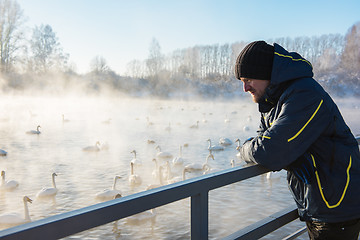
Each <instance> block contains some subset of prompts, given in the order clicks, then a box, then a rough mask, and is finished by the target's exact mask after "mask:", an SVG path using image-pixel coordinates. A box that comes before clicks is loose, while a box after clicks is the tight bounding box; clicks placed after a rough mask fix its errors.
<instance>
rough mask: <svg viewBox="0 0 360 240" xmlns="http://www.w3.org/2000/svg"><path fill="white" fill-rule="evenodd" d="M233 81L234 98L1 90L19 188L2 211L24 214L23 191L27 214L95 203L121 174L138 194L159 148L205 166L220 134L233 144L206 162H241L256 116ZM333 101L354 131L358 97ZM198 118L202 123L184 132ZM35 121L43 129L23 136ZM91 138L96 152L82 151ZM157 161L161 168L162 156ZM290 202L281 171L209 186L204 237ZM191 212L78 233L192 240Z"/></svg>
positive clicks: (177, 208)
mask: <svg viewBox="0 0 360 240" xmlns="http://www.w3.org/2000/svg"><path fill="white" fill-rule="evenodd" d="M236 84H237V91H238V92H239V96H233V97H232V98H229V96H226V97H223V98H221V97H208V98H204V97H199V96H198V97H194V96H191V95H187V96H186V95H185V94H183V95H182V96H181V97H179V96H177V97H174V98H166V99H160V98H150V97H146V94H143V95H142V94H140V93H138V97H133V96H125V95H124V94H117V93H116V91H115V92H114V91H111V89H104V88H101V90H102V91H103V92H101V94H100V91H98V92H96V93H94V92H84V91H78V90H76V89H79V88H80V87H79V88H77V87H73V88H72V89H73V90H72V91H69V92H59V91H56V90H54V91H49V92H46V91H38V92H37V91H36V88H34V89H32V90H31V91H27V92H24V93H23V94H22V95H21V94H8V95H5V94H3V95H2V96H1V98H0V99H1V101H0V110H1V113H2V114H1V118H0V133H1V134H0V139H1V141H0V149H3V150H5V151H7V152H8V154H7V156H5V157H0V168H1V170H4V171H5V172H6V180H11V179H13V180H16V181H18V182H19V186H18V187H17V188H16V189H15V190H13V191H1V192H0V199H1V201H0V214H3V213H7V212H11V211H15V212H19V213H20V214H21V215H23V204H22V197H23V196H25V195H26V196H28V197H30V198H31V199H33V200H34V201H33V203H32V204H29V206H28V207H29V212H30V217H31V219H32V220H38V219H42V218H44V217H48V216H52V215H55V214H59V213H63V212H67V211H71V210H75V209H78V208H81V207H85V206H89V205H91V204H95V203H97V202H99V201H98V200H97V199H96V198H95V196H96V194H97V193H98V192H101V191H102V190H103V189H106V188H107V189H110V188H111V187H112V185H113V181H114V177H115V176H116V175H118V176H120V177H121V179H120V180H119V181H118V183H117V185H116V188H117V189H119V190H120V191H121V192H122V195H123V196H126V195H130V194H133V193H136V192H140V191H144V190H145V189H146V187H147V185H149V184H157V183H158V182H159V180H157V179H154V178H153V176H152V172H153V170H154V169H155V165H154V162H153V161H152V159H154V158H156V154H157V152H158V151H157V150H156V146H158V145H159V146H160V147H161V150H162V151H164V152H169V153H171V154H172V155H173V157H176V156H179V154H180V153H179V147H180V146H182V157H183V159H184V165H185V164H190V163H200V164H203V163H204V161H205V159H206V157H207V156H208V154H209V152H208V150H207V148H208V141H207V139H211V140H212V144H216V145H219V139H220V138H221V137H226V138H228V139H230V140H231V141H232V145H230V146H227V147H225V149H224V150H223V151H219V152H213V155H214V159H215V160H209V165H210V166H211V167H212V168H216V169H226V168H230V167H231V164H230V161H231V160H232V159H234V160H235V162H236V165H237V166H238V165H241V166H244V165H245V164H244V163H243V162H242V161H240V160H239V159H238V158H237V157H236V154H237V153H238V152H237V150H236V146H237V145H236V143H235V139H237V138H239V139H240V141H241V142H243V141H244V140H245V139H247V138H248V137H250V136H253V135H255V134H256V130H257V127H258V124H259V118H260V115H259V113H258V111H257V105H256V104H254V103H253V102H252V101H251V98H250V96H248V95H244V94H241V91H242V90H241V87H242V85H241V83H240V82H239V81H237V82H236ZM54 89H55V88H54ZM139 96H141V97H139ZM184 96H186V97H184ZM189 96H191V98H190V97H189ZM335 101H336V103H337V104H338V106H339V108H340V110H341V111H342V113H343V116H344V118H345V120H346V121H347V123H348V125H349V126H350V128H351V130H352V132H353V133H354V135H357V134H360V124H359V123H358V119H360V111H359V107H360V101H359V99H358V98H353V97H351V98H350V97H349V98H335ZM63 115H64V119H65V121H64V119H63ZM197 121H198V122H199V124H198V128H190V126H192V125H194V124H196V123H197ZM38 125H40V126H41V128H40V131H41V134H38V135H37V134H35V135H30V134H26V132H27V131H29V130H35V129H36V127H37V126H38ZM169 127H170V130H169V129H168V128H169ZM97 141H99V142H100V148H101V150H100V151H98V152H85V151H83V148H84V147H87V146H94V145H95V143H96V142H97ZM153 142H154V143H153ZM132 150H136V152H137V156H136V157H137V159H139V160H141V161H142V166H141V167H139V166H137V167H135V169H134V170H135V173H136V174H138V175H139V176H141V178H142V184H141V185H139V186H135V187H132V186H131V185H129V182H128V178H129V176H130V161H131V160H132V159H133V154H132V153H131V151H132ZM157 160H158V164H159V165H164V166H165V164H166V161H164V160H159V159H157ZM169 161H170V163H171V161H172V159H169ZM164 168H165V167H164ZM171 171H172V173H173V176H181V167H180V168H179V167H175V166H172V168H171ZM53 172H55V173H57V177H56V186H57V189H58V193H57V195H56V196H55V198H53V199H51V200H40V199H38V198H37V197H36V193H37V192H38V191H39V190H40V189H41V188H42V187H44V186H48V187H50V186H51V174H52V173H53ZM199 175H202V173H201V172H200V173H194V172H193V173H187V174H186V178H191V177H195V176H199ZM250 199H251V200H250ZM264 201H265V202H266V203H267V204H266V205H264V204H263V203H264ZM292 203H293V200H292V198H291V194H290V193H289V192H288V189H287V184H286V178H285V173H284V172H282V171H281V172H278V173H274V175H273V178H272V179H266V178H265V177H264V176H260V177H256V178H254V179H251V180H248V181H244V182H242V183H239V184H234V185H233V186H229V187H226V188H223V189H219V190H215V191H212V192H211V193H210V220H209V224H210V238H213V239H217V238H220V237H224V236H226V235H227V234H228V233H229V232H232V231H233V230H234V229H239V228H241V227H245V226H246V225H248V224H251V223H253V222H255V221H258V220H260V219H262V218H264V217H267V216H268V215H271V214H272V213H274V212H276V211H277V210H280V209H282V208H283V207H286V206H288V205H289V204H292ZM234 210H235V211H234ZM189 214H190V205H189V200H188V199H187V200H183V201H180V202H177V203H173V204H169V205H167V206H163V207H160V208H158V209H156V220H155V221H151V222H150V221H145V222H144V223H138V224H130V223H129V221H127V220H126V219H125V220H121V221H118V222H116V223H113V224H107V225H105V226H102V227H99V228H96V229H92V230H89V231H86V232H84V233H81V234H78V235H77V236H78V237H81V238H84V237H89V236H93V237H95V238H104V237H111V238H112V237H115V236H117V237H120V238H125V239H126V238H131V239H137V238H138V239H143V238H144V237H149V236H150V238H189V234H190V226H189V224H190V220H189ZM220 219H221V221H220ZM172 223H173V224H172ZM168 226H172V227H171V228H169V227H168ZM299 226H302V225H301V223H299V222H295V223H293V225H292V226H290V227H288V228H290V229H292V230H295V229H296V228H297V227H299ZM1 227H2V228H6V227H7V226H1ZM114 229H115V230H114ZM287 231H288V230H286V229H284V230H279V231H277V232H275V233H273V235H270V236H269V239H270V238H271V237H274V236H276V237H277V238H278V237H283V236H285V235H286V233H287Z"/></svg>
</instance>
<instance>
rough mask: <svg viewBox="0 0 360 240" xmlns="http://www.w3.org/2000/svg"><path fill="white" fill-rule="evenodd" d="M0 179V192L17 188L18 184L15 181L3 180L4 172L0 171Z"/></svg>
mask: <svg viewBox="0 0 360 240" xmlns="http://www.w3.org/2000/svg"><path fill="white" fill-rule="evenodd" d="M1 178H2V179H1V185H0V189H2V190H6V191H12V190H14V189H15V188H17V187H18V186H19V183H18V182H17V181H15V180H9V181H6V180H5V171H1Z"/></svg>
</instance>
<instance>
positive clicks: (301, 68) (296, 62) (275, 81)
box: [259, 43, 314, 112]
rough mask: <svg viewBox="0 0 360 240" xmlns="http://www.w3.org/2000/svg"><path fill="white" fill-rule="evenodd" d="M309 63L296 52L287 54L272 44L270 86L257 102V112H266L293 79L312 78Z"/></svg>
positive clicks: (278, 46)
mask: <svg viewBox="0 0 360 240" xmlns="http://www.w3.org/2000/svg"><path fill="white" fill-rule="evenodd" d="M313 75H314V74H313V72H312V65H311V63H310V62H309V61H308V60H306V59H305V58H303V57H302V56H301V55H300V54H298V53H296V52H288V51H286V50H285V49H284V48H283V47H281V46H280V45H279V44H276V43H274V61H273V67H272V73H271V80H270V85H269V86H268V87H267V89H266V91H265V94H264V95H263V96H262V98H261V99H260V100H259V111H260V112H268V111H270V109H271V108H272V107H274V106H275V104H276V103H277V101H278V100H279V97H280V96H281V94H282V93H283V92H284V91H285V89H286V88H287V87H288V86H289V85H290V84H291V82H293V80H295V79H299V78H311V77H313Z"/></svg>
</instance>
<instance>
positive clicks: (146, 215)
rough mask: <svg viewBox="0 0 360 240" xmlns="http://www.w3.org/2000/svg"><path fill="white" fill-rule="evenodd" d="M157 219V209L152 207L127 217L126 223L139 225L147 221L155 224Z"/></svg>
mask: <svg viewBox="0 0 360 240" xmlns="http://www.w3.org/2000/svg"><path fill="white" fill-rule="evenodd" d="M155 220H156V211H155V209H151V210H148V211H144V212H141V213H138V214H135V215H132V216H130V217H127V218H126V224H130V225H139V224H143V223H146V222H149V221H150V222H151V223H152V225H153V224H155Z"/></svg>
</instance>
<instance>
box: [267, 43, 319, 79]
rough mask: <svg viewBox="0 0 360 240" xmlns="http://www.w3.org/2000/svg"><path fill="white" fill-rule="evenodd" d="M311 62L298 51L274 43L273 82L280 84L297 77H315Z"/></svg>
mask: <svg viewBox="0 0 360 240" xmlns="http://www.w3.org/2000/svg"><path fill="white" fill-rule="evenodd" d="M313 75H314V74H313V71H312V65H311V63H310V62H309V61H308V60H306V59H305V58H303V57H302V56H301V55H300V54H298V53H296V52H288V51H286V50H285V49H284V48H283V47H281V46H280V45H279V44H276V43H274V63H273V68H272V73H271V81H270V82H271V84H272V85H278V84H280V83H284V82H286V81H289V80H294V79H297V78H306V77H313Z"/></svg>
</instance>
